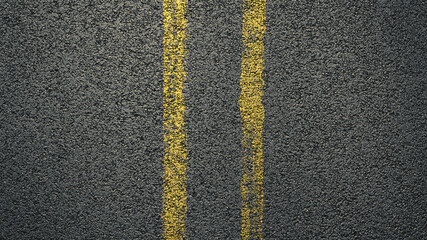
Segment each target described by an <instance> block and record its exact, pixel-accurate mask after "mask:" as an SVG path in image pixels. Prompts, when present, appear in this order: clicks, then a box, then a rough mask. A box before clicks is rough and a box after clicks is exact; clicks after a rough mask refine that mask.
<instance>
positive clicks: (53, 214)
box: [0, 0, 427, 239]
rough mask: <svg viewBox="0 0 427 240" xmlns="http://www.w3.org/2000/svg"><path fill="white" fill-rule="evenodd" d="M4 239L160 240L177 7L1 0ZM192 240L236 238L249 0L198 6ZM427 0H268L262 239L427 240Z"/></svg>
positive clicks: (192, 10)
mask: <svg viewBox="0 0 427 240" xmlns="http://www.w3.org/2000/svg"><path fill="white" fill-rule="evenodd" d="M0 14H1V19H0V36H1V39H0V41H1V42H0V49H1V54H0V74H1V75H0V94H1V98H0V111H1V114H0V159H1V163H0V167H1V188H0V238H2V239H160V238H161V236H162V221H161V217H160V214H161V211H162V201H161V199H162V198H161V194H162V178H161V176H162V148H163V142H162V140H163V139H162V83H163V82H162V61H163V56H162V37H163V28H162V26H163V25H162V2H161V1H159V0H150V1H101V0H99V1H47V0H44V1H37V2H36V1H27V0H24V1H13V0H4V1H1V4H0ZM187 17H188V21H189V22H188V33H189V39H188V41H187V47H188V56H187V72H188V81H187V83H186V86H187V88H186V96H187V107H188V113H187V133H188V149H189V163H188V167H189V172H188V178H189V179H188V215H187V236H188V238H189V239H239V235H240V224H241V222H240V221H241V220H240V201H241V200H240V185H239V184H240V176H241V173H240V161H241V152H240V151H241V145H240V144H241V143H240V131H241V122H240V112H239V106H238V97H239V94H240V86H239V81H240V64H241V52H242V43H241V41H242V40H241V27H242V3H241V1H236V0H232V1H219V0H218V1H201V0H195V1H189V8H188V16H187ZM426 27H427V4H426V3H425V2H424V1H409V0H408V1H403V0H402V1H280V0H267V32H266V33H265V40H264V44H265V89H264V106H265V114H266V115H265V122H264V149H263V150H264V160H265V173H264V180H265V182H264V188H265V209H264V238H265V239H355V238H356V239H423V238H426V237H427V231H426V229H427V221H426V216H427V201H426V199H427V187H426V186H427V181H426V176H427V163H426V158H427V156H426V152H427V149H426V146H427V140H426V139H427V129H426V125H427V122H426V120H427V107H426V106H427V80H426V79H427V74H426V69H427V66H426V65H427V64H426V63H427V61H426V56H427V53H426V45H427V43H426Z"/></svg>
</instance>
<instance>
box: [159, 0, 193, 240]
mask: <svg viewBox="0 0 427 240" xmlns="http://www.w3.org/2000/svg"><path fill="white" fill-rule="evenodd" d="M187 5H188V0H164V1H163V24H164V35H163V131H164V135H163V141H164V145H165V147H164V150H163V196H162V197H163V212H162V219H163V239H168V240H169V239H173V240H180V239H184V238H185V217H186V213H187V189H186V183H187V160H188V159H187V158H188V157H187V154H188V150H187V146H186V132H185V128H184V126H185V121H184V115H185V109H186V107H185V103H184V94H183V90H184V82H185V81H186V78H187V73H186V72H185V55H186V44H185V40H186V39H187V34H188V33H187V19H186V12H187Z"/></svg>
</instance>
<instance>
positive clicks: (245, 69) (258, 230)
mask: <svg viewBox="0 0 427 240" xmlns="http://www.w3.org/2000/svg"><path fill="white" fill-rule="evenodd" d="M265 18H266V9H265V0H244V5H243V30H242V33H243V34H242V38H243V56H242V69H241V79H240V87H241V94H240V99H239V105H240V113H241V117H242V147H243V159H242V179H241V183H240V186H241V196H242V213H241V214H242V231H241V237H242V239H262V225H263V206H264V188H263V178H264V159H263V154H262V128H263V123H264V106H263V104H262V95H263V91H262V88H263V86H264V80H263V78H262V74H263V69H264V59H263V55H264V43H263V40H264V33H265V30H266V23H265Z"/></svg>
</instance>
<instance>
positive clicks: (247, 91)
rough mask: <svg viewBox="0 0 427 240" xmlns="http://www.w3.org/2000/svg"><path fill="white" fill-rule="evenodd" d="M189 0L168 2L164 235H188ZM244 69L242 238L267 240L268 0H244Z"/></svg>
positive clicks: (165, 3) (165, 10) (165, 15)
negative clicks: (264, 234) (265, 103)
mask: <svg viewBox="0 0 427 240" xmlns="http://www.w3.org/2000/svg"><path fill="white" fill-rule="evenodd" d="M187 6H188V1H187V0H164V1H163V19H164V23H163V24H164V35H163V59H164V64H163V131H164V136H163V138H164V144H165V147H164V151H163V212H162V219H163V225H164V228H163V238H164V239H168V240H169V239H174V240H175V239H177V240H179V239H184V238H185V217H186V212H187V190H186V182H187V161H188V156H187V153H188V150H187V146H186V132H185V121H184V120H185V119H184V116H185V109H186V108H185V102H184V94H183V90H184V82H185V81H186V78H187V74H186V71H185V54H186V45H185V40H186V39H187V37H188V32H187V19H186V17H185V16H186V12H187ZM243 9H244V13H243V31H242V32H243V34H242V41H243V46H244V50H243V55H242V67H241V80H240V86H241V94H240V98H239V105H240V113H241V118H242V147H243V158H242V179H241V184H240V186H241V197H242V212H241V215H242V228H241V237H242V239H262V221H263V205H264V203H263V199H264V190H263V175H264V168H263V162H264V160H263V154H262V128H263V122H264V106H263V104H262V94H263V93H262V88H263V86H264V81H263V78H262V74H263V68H264V60H263V55H264V43H263V39H264V33H265V30H266V24H265V15H266V9H265V0H244V4H243Z"/></svg>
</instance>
